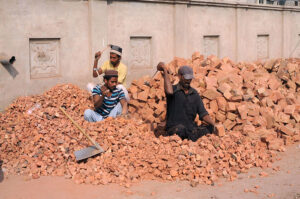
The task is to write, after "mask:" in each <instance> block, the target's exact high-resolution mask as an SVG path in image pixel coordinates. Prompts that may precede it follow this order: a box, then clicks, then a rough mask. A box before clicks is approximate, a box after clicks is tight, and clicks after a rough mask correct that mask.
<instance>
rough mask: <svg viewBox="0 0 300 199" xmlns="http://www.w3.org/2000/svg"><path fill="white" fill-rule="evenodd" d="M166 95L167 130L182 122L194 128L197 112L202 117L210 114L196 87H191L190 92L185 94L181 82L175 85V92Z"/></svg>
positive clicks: (189, 128) (187, 126) (190, 128)
mask: <svg viewBox="0 0 300 199" xmlns="http://www.w3.org/2000/svg"><path fill="white" fill-rule="evenodd" d="M166 96H167V124H166V130H168V129H169V128H171V127H173V126H175V125H178V124H182V125H184V126H185V127H186V128H187V129H188V130H192V129H193V128H194V127H195V126H196V123H195V118H196V116H197V114H198V115H199V118H200V119H202V118H203V117H204V116H205V115H208V112H207V111H206V109H205V107H204V105H203V102H202V99H201V97H200V95H199V94H198V92H197V91H196V90H195V89H194V88H190V89H189V91H188V94H185V93H184V91H183V90H182V89H181V86H180V84H177V85H173V94H172V95H166Z"/></svg>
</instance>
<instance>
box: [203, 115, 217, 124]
mask: <svg viewBox="0 0 300 199" xmlns="http://www.w3.org/2000/svg"><path fill="white" fill-rule="evenodd" d="M202 120H203V121H205V122H206V123H208V124H210V125H213V126H215V122H214V121H213V120H212V119H211V117H210V116H209V115H205V116H204V117H203V118H202Z"/></svg>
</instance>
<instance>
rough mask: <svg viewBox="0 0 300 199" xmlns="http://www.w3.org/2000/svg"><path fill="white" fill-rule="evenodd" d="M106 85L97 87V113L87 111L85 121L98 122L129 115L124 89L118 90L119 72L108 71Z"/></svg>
mask: <svg viewBox="0 0 300 199" xmlns="http://www.w3.org/2000/svg"><path fill="white" fill-rule="evenodd" d="M103 78H104V83H105V84H104V85H103V86H101V87H100V85H97V86H96V87H95V88H94V89H93V92H92V93H93V100H94V107H95V111H93V110H91V109H87V110H85V112H84V119H85V120H87V121H89V122H98V121H101V120H103V119H105V118H107V117H116V116H118V115H126V114H127V101H126V100H125V95H124V92H123V90H122V89H119V88H117V87H116V86H117V83H118V72H117V71H115V70H106V71H105V73H104V77H103Z"/></svg>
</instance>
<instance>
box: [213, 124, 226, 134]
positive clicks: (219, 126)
mask: <svg viewBox="0 0 300 199" xmlns="http://www.w3.org/2000/svg"><path fill="white" fill-rule="evenodd" d="M215 127H216V129H217V135H218V136H220V137H222V136H224V135H225V128H224V126H223V125H222V124H217V125H215Z"/></svg>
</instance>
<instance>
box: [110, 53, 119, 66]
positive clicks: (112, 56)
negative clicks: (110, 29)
mask: <svg viewBox="0 0 300 199" xmlns="http://www.w3.org/2000/svg"><path fill="white" fill-rule="evenodd" d="M120 60H121V57H118V55H117V54H115V53H110V63H111V64H112V65H113V66H116V65H118V63H120Z"/></svg>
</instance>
